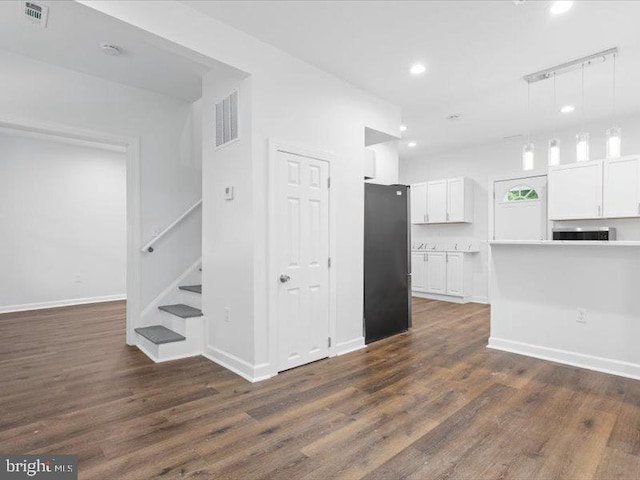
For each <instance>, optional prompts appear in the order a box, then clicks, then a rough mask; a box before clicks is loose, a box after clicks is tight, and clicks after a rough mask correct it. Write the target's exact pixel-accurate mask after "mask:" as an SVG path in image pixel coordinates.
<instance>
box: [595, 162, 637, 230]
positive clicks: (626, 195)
mask: <svg viewBox="0 0 640 480" xmlns="http://www.w3.org/2000/svg"><path fill="white" fill-rule="evenodd" d="M603 197H604V213H603V215H604V216H605V217H607V218H616V217H637V216H640V156H632V157H622V158H616V159H612V160H606V161H605V162H604V192H603Z"/></svg>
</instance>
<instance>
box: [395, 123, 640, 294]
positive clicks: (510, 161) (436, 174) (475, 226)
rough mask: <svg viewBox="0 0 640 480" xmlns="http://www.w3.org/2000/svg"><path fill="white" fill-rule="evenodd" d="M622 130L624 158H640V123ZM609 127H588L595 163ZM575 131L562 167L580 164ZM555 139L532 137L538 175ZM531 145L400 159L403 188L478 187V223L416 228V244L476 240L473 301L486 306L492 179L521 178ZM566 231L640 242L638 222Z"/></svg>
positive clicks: (504, 144) (566, 139) (564, 143)
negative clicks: (610, 232) (614, 234)
mask: <svg viewBox="0 0 640 480" xmlns="http://www.w3.org/2000/svg"><path fill="white" fill-rule="evenodd" d="M619 124H620V126H621V127H622V153H623V154H625V155H628V154H634V153H638V152H640V118H626V119H621V120H620V122H619ZM607 127H608V124H607V123H603V122H600V123H596V124H590V125H587V127H586V130H587V131H589V132H590V133H591V158H592V159H597V158H603V157H604V156H605V137H604V132H605V130H606V128H607ZM576 133H577V131H576V130H571V131H563V132H560V133H559V135H558V138H559V139H560V141H561V163H563V164H564V163H572V162H575V134H576ZM550 136H551V133H550V132H549V133H546V132H545V133H541V134H536V135H534V136H532V141H533V142H534V143H535V147H536V169H538V168H540V169H543V170H544V169H546V167H547V141H548V139H549V138H550ZM524 142H526V139H516V140H508V141H507V140H505V141H501V142H497V143H491V144H485V145H478V146H476V147H473V148H468V149H464V150H460V151H454V152H447V153H443V154H437V155H432V156H429V157H427V158H413V159H410V160H408V159H403V158H401V159H400V182H401V183H408V184H411V183H417V182H423V181H425V180H437V179H440V178H448V177H458V176H466V177H469V178H471V179H472V180H473V181H474V183H475V185H474V187H475V188H474V207H475V215H474V221H473V223H472V224H470V225H465V224H460V225H417V226H414V227H412V234H413V240H414V241H417V240H427V239H434V238H436V239H438V240H440V241H447V242H449V241H453V242H457V241H460V240H474V241H476V242H478V243H479V244H480V253H479V254H478V255H473V256H471V258H472V260H471V263H472V268H473V296H474V297H476V300H480V301H482V300H484V299H486V298H487V296H488V272H489V266H488V258H489V256H488V245H487V240H488V238H489V230H488V229H489V226H488V225H489V222H488V201H489V193H488V192H489V191H490V190H491V188H490V186H489V179H490V178H491V177H495V176H499V175H508V174H511V173H513V174H521V173H522V156H521V155H522V154H521V151H522V145H523V143H524ZM558 223H562V225H563V226H566V225H568V224H570V223H573V224H580V225H585V226H590V225H593V224H598V225H607V226H614V227H617V228H618V233H619V238H620V239H632V240H634V239H640V221H638V220H598V221H595V222H584V221H580V222H558Z"/></svg>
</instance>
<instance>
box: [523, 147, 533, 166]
mask: <svg viewBox="0 0 640 480" xmlns="http://www.w3.org/2000/svg"><path fill="white" fill-rule="evenodd" d="M522 169H523V170H533V143H527V144H526V145H525V146H524V147H522Z"/></svg>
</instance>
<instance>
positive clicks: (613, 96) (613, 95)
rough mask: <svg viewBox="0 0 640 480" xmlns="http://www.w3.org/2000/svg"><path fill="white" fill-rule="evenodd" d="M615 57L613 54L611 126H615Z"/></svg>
mask: <svg viewBox="0 0 640 480" xmlns="http://www.w3.org/2000/svg"><path fill="white" fill-rule="evenodd" d="M616 57H617V55H616V54H615V53H614V54H613V92H612V100H613V111H612V115H613V122H612V123H613V124H614V125H613V126H614V127H615V126H616V117H617V115H616Z"/></svg>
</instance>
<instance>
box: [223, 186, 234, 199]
mask: <svg viewBox="0 0 640 480" xmlns="http://www.w3.org/2000/svg"><path fill="white" fill-rule="evenodd" d="M224 199H225V200H227V201H230V200H233V187H224Z"/></svg>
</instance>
